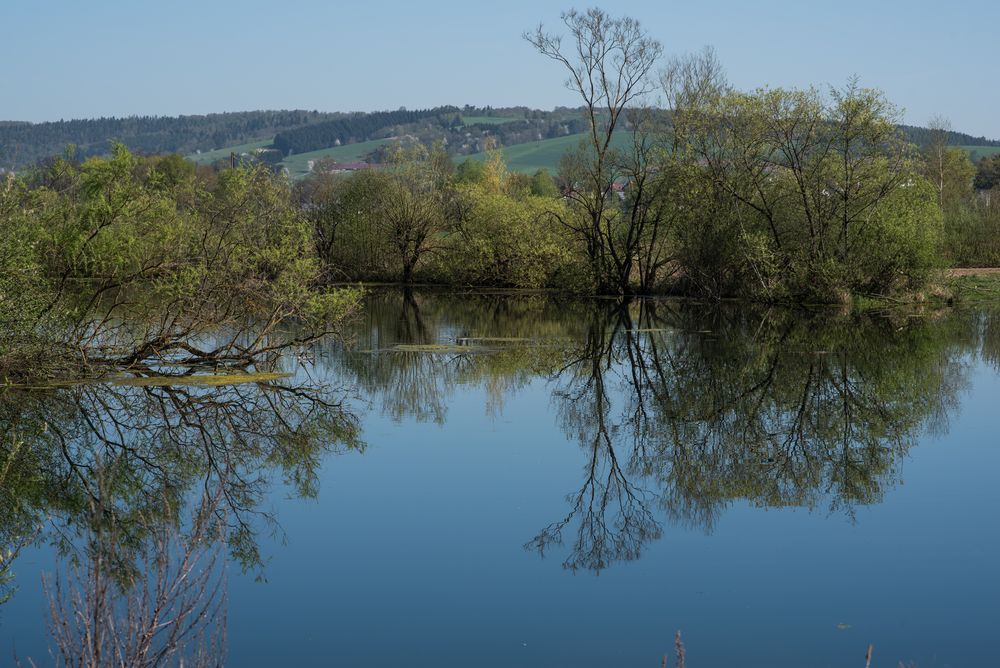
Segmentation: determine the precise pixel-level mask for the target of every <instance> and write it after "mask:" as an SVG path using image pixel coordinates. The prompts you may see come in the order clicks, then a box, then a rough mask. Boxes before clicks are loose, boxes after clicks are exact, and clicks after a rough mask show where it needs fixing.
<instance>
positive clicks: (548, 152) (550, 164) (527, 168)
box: [455, 133, 628, 174]
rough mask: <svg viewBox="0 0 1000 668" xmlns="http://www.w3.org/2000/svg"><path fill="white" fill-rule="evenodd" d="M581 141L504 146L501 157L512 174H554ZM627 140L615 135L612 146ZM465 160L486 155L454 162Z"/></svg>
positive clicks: (483, 156) (475, 155) (578, 137)
mask: <svg viewBox="0 0 1000 668" xmlns="http://www.w3.org/2000/svg"><path fill="white" fill-rule="evenodd" d="M581 139H583V135H580V134H576V135H568V136H566V137H555V138H553V139H543V140H541V141H533V142H528V143H527V144H514V145H513V146H505V147H504V148H503V157H504V160H505V161H506V163H507V167H508V168H509V169H510V170H511V171H512V172H524V173H526V174H534V173H535V172H536V171H538V170H539V169H547V170H548V171H549V172H550V173H551V174H555V173H556V172H557V171H559V161H560V159H561V158H562V156H563V154H565V153H566V152H567V151H571V150H573V149H574V148H576V147H577V145H578V144H579V143H580V140H581ZM627 140H628V135H627V134H625V133H618V134H616V135H615V140H614V142H613V144H614V145H617V146H623V145H624V144H625V142H626V141H627ZM466 158H472V159H473V160H485V159H486V154H485V153H473V154H472V155H466V156H456V157H455V162H462V161H463V160H465V159H466Z"/></svg>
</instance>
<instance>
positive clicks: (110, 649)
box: [0, 374, 362, 665]
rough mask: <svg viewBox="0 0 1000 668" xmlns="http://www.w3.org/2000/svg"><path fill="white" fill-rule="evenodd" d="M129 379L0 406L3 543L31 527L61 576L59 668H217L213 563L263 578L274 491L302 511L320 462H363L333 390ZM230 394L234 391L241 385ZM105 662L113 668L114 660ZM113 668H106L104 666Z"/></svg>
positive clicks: (19, 395)
mask: <svg viewBox="0 0 1000 668" xmlns="http://www.w3.org/2000/svg"><path fill="white" fill-rule="evenodd" d="M219 380H220V379H218V378H212V377H211V376H208V377H205V376H202V377H200V378H195V377H192V376H190V375H185V376H176V377H170V378H163V377H149V376H131V377H127V378H123V379H119V380H117V381H115V382H109V383H96V384H85V385H74V386H69V387H61V388H55V389H49V390H44V391H37V390H32V391H29V390H14V389H8V390H6V391H5V393H4V394H3V395H2V397H0V431H2V432H3V433H4V434H6V435H7V438H6V439H5V440H4V442H3V444H2V446H0V462H3V466H2V473H3V476H4V477H3V481H4V484H3V485H2V487H0V521H2V525H0V531H2V532H3V534H2V535H3V537H4V540H5V541H6V542H8V543H15V542H17V541H23V539H24V537H26V536H29V535H31V533H32V532H33V531H35V530H36V528H37V527H39V526H43V525H44V527H45V529H44V532H43V534H42V536H43V537H44V539H45V540H49V541H51V542H53V543H54V544H55V545H56V546H57V548H58V550H59V554H61V555H62V556H63V557H64V561H65V562H66V564H67V565H66V567H65V569H64V570H65V571H66V572H65V573H64V574H63V575H60V576H57V577H56V578H55V579H50V581H49V583H48V586H47V588H48V592H49V595H50V599H51V603H52V631H53V639H54V641H55V642H56V645H57V647H58V649H59V650H60V651H61V652H62V653H63V656H64V658H68V657H72V656H80V657H89V659H88V661H89V663H88V662H87V661H83V662H81V661H82V659H81V660H77V661H72V662H68V663H67V665H104V663H102V660H101V657H102V656H103V657H105V658H107V657H109V656H115V657H119V656H122V657H131V659H130V660H129V661H125V659H122V661H125V662H124V663H122V664H121V665H162V663H161V662H162V660H165V659H166V658H167V657H168V656H173V655H174V654H176V655H177V656H179V657H184V659H185V661H186V663H187V665H216V664H217V663H218V662H219V660H220V659H219V657H221V650H222V646H223V643H222V640H223V638H224V629H225V623H224V622H225V585H224V580H223V579H222V563H221V561H222V560H220V558H219V551H220V550H222V549H225V548H228V552H229V553H230V555H231V556H232V557H233V558H234V559H235V560H236V561H237V562H238V563H239V564H240V565H241V566H242V567H243V568H244V569H259V568H260V567H261V565H262V558H261V554H260V548H259V547H258V540H257V538H258V534H259V532H260V531H261V530H262V529H263V530H272V531H273V530H277V528H278V527H277V524H276V522H275V518H274V517H272V516H271V515H270V514H269V513H268V512H265V511H264V510H262V509H261V505H260V504H261V501H262V500H263V498H264V496H265V494H266V493H267V492H268V490H269V488H270V487H271V486H272V485H273V483H274V482H277V481H279V480H280V482H282V483H284V484H285V485H287V486H289V487H290V488H291V489H292V490H293V492H294V493H295V494H296V495H299V496H315V495H316V494H317V492H318V486H317V475H318V467H319V465H320V463H321V461H322V460H323V458H324V457H325V456H326V455H328V454H329V453H331V452H338V451H346V450H358V449H361V448H362V443H361V441H360V438H359V433H358V425H357V419H356V417H355V416H354V415H353V414H352V413H350V412H349V411H348V410H347V409H346V408H345V406H344V405H343V395H344V392H343V391H342V390H339V389H336V388H333V387H318V386H315V385H308V384H302V383H299V382H297V381H295V380H294V379H292V378H284V377H280V375H279V374H263V375H258V376H253V375H250V376H247V377H246V378H245V379H240V378H227V379H224V380H225V383H227V384H220V383H219ZM241 380H243V381H244V382H240V381H241ZM115 661H118V659H117V658H116V659H115ZM116 665H117V664H116Z"/></svg>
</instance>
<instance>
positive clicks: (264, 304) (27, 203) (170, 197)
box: [0, 146, 358, 376]
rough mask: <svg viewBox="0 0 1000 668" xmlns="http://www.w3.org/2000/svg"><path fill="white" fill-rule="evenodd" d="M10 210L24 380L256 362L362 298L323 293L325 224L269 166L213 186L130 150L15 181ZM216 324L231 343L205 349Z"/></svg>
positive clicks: (5, 278)
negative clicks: (179, 364)
mask: <svg viewBox="0 0 1000 668" xmlns="http://www.w3.org/2000/svg"><path fill="white" fill-rule="evenodd" d="M0 214H2V215H0V226H2V227H3V228H4V231H5V232H9V234H7V233H5V234H3V235H2V239H0V267H2V268H3V269H4V271H3V273H2V276H0V325H2V326H3V327H4V329H5V330H6V331H9V332H10V336H9V337H6V338H5V340H4V341H3V342H0V369H2V370H4V371H5V372H9V373H12V374H14V375H15V376H17V375H24V374H31V375H35V376H39V375H40V376H44V375H47V374H48V373H49V372H50V371H56V370H58V369H60V368H61V369H62V370H63V372H70V370H71V369H72V368H76V367H79V366H80V365H87V364H94V363H100V364H105V365H111V366H114V365H116V364H124V365H129V364H135V363H138V362H139V361H141V360H146V359H149V358H151V357H152V358H155V357H159V356H170V355H171V354H177V353H178V352H179V351H184V352H185V353H187V354H190V355H194V356H195V357H203V358H218V357H219V356H221V357H223V358H225V359H226V360H229V361H237V360H240V361H243V362H244V363H248V362H249V360H251V359H253V357H254V355H256V354H257V353H259V352H261V351H267V350H276V349H278V348H279V347H280V344H279V343H278V341H277V340H274V339H273V338H272V337H273V336H274V334H275V332H276V329H277V328H278V327H279V326H283V323H286V322H288V321H290V320H296V321H297V322H298V323H299V324H300V326H302V327H304V328H306V329H308V330H309V331H311V332H314V333H315V332H325V331H328V330H330V329H331V327H333V326H334V323H335V322H336V321H337V320H339V319H341V318H342V317H343V316H344V315H346V314H347V313H349V312H350V311H351V310H352V309H353V307H354V304H355V303H356V300H357V296H358V294H357V291H354V290H339V291H329V290H326V289H320V288H318V287H317V286H318V283H319V280H320V278H321V268H322V265H321V262H320V260H319V258H318V257H317V254H316V250H315V248H316V246H315V244H314V227H313V225H310V221H309V220H307V218H306V217H305V216H304V215H303V213H302V211H301V210H300V208H299V207H298V206H297V205H296V204H295V202H294V201H293V199H292V194H291V189H290V188H289V186H288V183H287V182H286V181H284V180H282V179H278V178H275V177H274V176H273V175H272V174H271V173H270V171H268V170H267V169H266V168H265V167H263V166H256V167H255V166H250V167H245V168H240V169H236V170H227V171H225V172H222V173H221V174H219V175H218V176H214V175H213V177H212V178H211V179H207V180H205V179H202V178H201V177H200V176H199V173H198V172H197V171H196V170H195V167H194V165H192V164H191V163H188V162H186V161H184V160H182V159H180V158H178V157H176V156H173V157H171V156H167V157H162V158H138V157H136V156H134V155H132V154H131V153H129V152H128V151H127V150H126V149H125V148H124V147H122V146H117V147H116V148H115V151H114V155H113V156H112V157H111V158H107V159H105V158H89V159H88V160H86V161H84V162H83V163H82V164H78V163H76V162H74V161H73V160H72V159H71V156H68V157H67V158H63V159H59V160H55V161H53V162H52V163H50V164H49V165H47V166H46V167H45V168H43V169H40V170H38V171H36V172H35V173H33V174H32V175H31V177H30V178H29V179H27V180H8V181H7V183H6V184H5V189H4V190H3V192H2V195H0ZM213 330H214V331H219V330H225V331H227V332H229V334H230V335H231V338H230V339H229V340H228V341H224V342H222V343H221V344H220V342H219V341H216V342H215V347H214V348H213V347H211V346H210V347H208V348H205V349H201V348H198V347H197V346H198V345H201V344H202V342H201V341H199V338H200V337H204V336H207V333H208V332H209V331H213ZM251 330H252V331H253V335H251V334H249V332H250V331H251ZM307 336H308V335H307ZM247 337H249V339H247ZM42 351H47V354H45V356H44V357H45V360H46V364H33V363H32V360H35V359H37V358H38V357H40V356H41V355H42Z"/></svg>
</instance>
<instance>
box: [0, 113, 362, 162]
mask: <svg viewBox="0 0 1000 668" xmlns="http://www.w3.org/2000/svg"><path fill="white" fill-rule="evenodd" d="M345 115H346V114H340V113H325V112H324V113H320V112H317V111H301V110H296V111H247V112H235V113H223V114H207V115H202V116H176V117H166V116H132V117H128V118H97V119H88V120H71V121H55V122H50V123H20V122H0V167H4V168H8V169H10V168H17V167H24V166H26V165H31V164H34V163H36V162H38V161H39V160H43V159H45V158H48V157H51V156H53V155H58V154H61V153H63V152H64V151H65V150H66V147H67V146H69V145H73V146H75V147H76V154H77V155H78V156H79V157H87V156H91V155H103V154H107V153H108V152H109V151H110V147H111V142H112V141H120V142H121V143H123V144H125V145H126V146H127V147H128V148H129V149H131V150H133V151H135V152H137V153H145V154H156V153H181V154H190V153H195V152H196V151H199V150H200V151H210V150H212V149H222V151H221V153H224V154H225V155H227V156H228V155H229V152H230V151H232V150H235V148H233V147H235V146H236V145H243V144H247V143H251V142H260V141H264V142H266V143H268V144H269V143H270V142H271V141H272V140H273V138H274V136H275V135H276V134H277V133H279V132H282V131H284V130H289V129H292V128H302V127H306V126H309V125H312V124H314V123H319V122H323V121H328V120H332V119H337V118H340V117H343V116H345Z"/></svg>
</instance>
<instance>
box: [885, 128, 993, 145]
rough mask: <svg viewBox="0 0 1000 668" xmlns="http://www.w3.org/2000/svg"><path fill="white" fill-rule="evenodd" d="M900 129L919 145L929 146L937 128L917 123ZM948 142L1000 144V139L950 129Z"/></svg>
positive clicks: (959, 143)
mask: <svg viewBox="0 0 1000 668" xmlns="http://www.w3.org/2000/svg"><path fill="white" fill-rule="evenodd" d="M899 127H900V129H901V130H902V131H903V134H905V135H906V138H907V139H908V140H910V141H911V142H912V143H914V144H916V145H917V146H928V145H929V144H931V143H932V142H933V141H934V134H935V132H936V131H935V130H932V129H930V128H922V127H918V126H916V125H900V126H899ZM946 136H947V143H948V144H950V145H952V146H1000V139H987V138H986V137H973V136H972V135H968V134H965V133H964V132H955V131H954V130H948V131H947V133H946Z"/></svg>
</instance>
